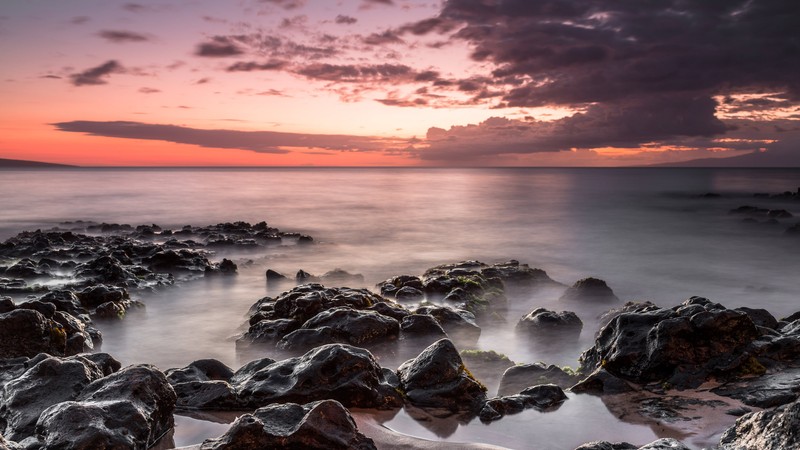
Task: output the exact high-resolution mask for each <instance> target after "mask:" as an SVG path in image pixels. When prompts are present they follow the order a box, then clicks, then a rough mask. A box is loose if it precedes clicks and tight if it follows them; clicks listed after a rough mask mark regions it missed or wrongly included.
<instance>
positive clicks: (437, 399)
mask: <svg viewBox="0 0 800 450" xmlns="http://www.w3.org/2000/svg"><path fill="white" fill-rule="evenodd" d="M397 374H398V377H399V378H400V386H401V389H402V390H403V392H404V393H405V396H406V398H407V399H408V401H409V402H411V404H413V405H415V406H418V407H429V408H437V409H445V410H448V411H450V412H453V413H457V412H466V411H474V412H477V411H479V410H480V408H481V406H482V404H483V402H484V401H485V400H486V387H484V386H483V385H482V384H480V382H478V381H477V380H476V379H475V378H474V377H473V376H472V375H471V374H470V373H469V372H468V371H466V370H465V367H464V363H463V361H462V360H461V356H459V354H458V351H457V350H456V348H455V346H454V345H453V343H452V342H450V340H448V339H441V340H439V341H437V342H435V343H433V344H431V345H430V346H429V347H428V348H426V349H425V350H423V351H422V353H420V354H419V356H417V357H416V358H414V359H411V360H408V361H406V362H405V363H403V364H402V365H401V366H400V368H398V369H397Z"/></svg>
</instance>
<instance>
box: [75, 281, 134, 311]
mask: <svg viewBox="0 0 800 450" xmlns="http://www.w3.org/2000/svg"><path fill="white" fill-rule="evenodd" d="M78 298H79V299H80V301H81V304H82V305H83V306H84V307H86V308H97V307H98V306H100V305H102V304H103V303H107V302H117V303H121V302H124V301H125V300H129V299H130V295H128V291H127V290H126V289H124V288H119V287H114V286H106V285H103V284H100V285H96V286H91V287H87V288H86V289H84V290H83V291H81V292H79V293H78Z"/></svg>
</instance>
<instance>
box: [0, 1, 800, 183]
mask: <svg viewBox="0 0 800 450" xmlns="http://www.w3.org/2000/svg"><path fill="white" fill-rule="evenodd" d="M0 105H2V106H0V158H8V159H24V160H35V161H47V162H55V163H64V164H74V165H83V166H208V165H213V166H220V165H221V166H248V165H255V166H307V165H311V166H630V165H651V164H673V163H681V164H684V165H692V164H697V165H728V166H737V165H739V166H778V167H786V166H800V1H797V0H581V1H579V0H443V1H437V0H230V1H220V0H156V1H144V0H139V1H135V2H126V1H111V0H70V1H55V0H4V1H3V2H0ZM692 161H694V162H692Z"/></svg>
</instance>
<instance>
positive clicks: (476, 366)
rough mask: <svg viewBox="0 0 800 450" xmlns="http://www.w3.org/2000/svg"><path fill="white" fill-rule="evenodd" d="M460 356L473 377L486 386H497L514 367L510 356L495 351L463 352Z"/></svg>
mask: <svg viewBox="0 0 800 450" xmlns="http://www.w3.org/2000/svg"><path fill="white" fill-rule="evenodd" d="M459 355H461V360H462V361H464V365H465V366H466V367H467V369H469V371H470V372H471V373H472V375H473V376H475V378H476V379H478V380H479V381H481V382H482V383H484V384H486V385H491V386H496V385H497V383H499V382H500V378H501V377H502V375H503V372H504V371H505V370H506V369H508V368H509V367H513V366H514V361H511V359H509V358H508V356H506V355H503V354H502V353H497V352H496V351H494V350H462V351H461V352H460V353H459ZM525 387H527V385H526V386H525ZM514 393H516V392H514Z"/></svg>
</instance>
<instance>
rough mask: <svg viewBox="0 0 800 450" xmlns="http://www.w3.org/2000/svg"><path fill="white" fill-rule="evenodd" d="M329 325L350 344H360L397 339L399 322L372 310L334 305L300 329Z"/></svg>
mask: <svg viewBox="0 0 800 450" xmlns="http://www.w3.org/2000/svg"><path fill="white" fill-rule="evenodd" d="M322 327H329V328H331V329H332V330H334V331H335V332H337V333H339V334H340V335H342V336H344V337H345V338H346V339H347V342H349V343H350V344H352V345H356V346H360V345H366V344H371V343H374V342H377V341H384V342H385V341H389V340H395V339H397V337H398V335H399V334H400V324H399V322H398V321H397V320H395V319H393V318H391V317H387V316H384V315H382V314H379V313H377V312H373V311H364V310H356V309H353V308H349V307H336V308H331V309H329V310H327V311H323V312H321V313H319V314H317V315H315V316H314V317H312V318H311V319H309V320H308V321H306V322H305V323H304V324H303V325H302V327H301V329H303V328H306V329H310V328H322Z"/></svg>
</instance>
